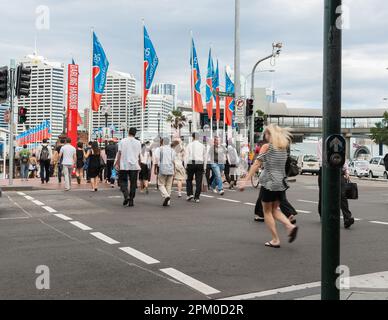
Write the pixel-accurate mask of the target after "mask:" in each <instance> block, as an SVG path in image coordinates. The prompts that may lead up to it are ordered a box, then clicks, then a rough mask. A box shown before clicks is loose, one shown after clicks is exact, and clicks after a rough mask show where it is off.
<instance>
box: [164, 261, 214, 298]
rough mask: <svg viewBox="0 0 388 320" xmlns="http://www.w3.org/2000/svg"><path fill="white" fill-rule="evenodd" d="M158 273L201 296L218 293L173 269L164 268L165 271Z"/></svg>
mask: <svg viewBox="0 0 388 320" xmlns="http://www.w3.org/2000/svg"><path fill="white" fill-rule="evenodd" d="M160 271H162V272H164V273H165V274H168V275H169V276H170V277H172V278H174V279H176V280H178V281H180V282H182V283H184V284H186V285H188V286H189V287H191V288H193V289H195V290H197V291H199V292H201V293H203V294H206V295H210V294H216V293H219V292H220V291H218V290H217V289H214V288H212V287H210V286H208V285H207V284H205V283H203V282H201V281H198V280H196V279H194V278H192V277H190V276H188V275H186V274H184V273H182V272H180V271H178V270H176V269H174V268H166V269H160Z"/></svg>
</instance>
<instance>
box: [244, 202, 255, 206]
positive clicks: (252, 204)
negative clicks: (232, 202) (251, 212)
mask: <svg viewBox="0 0 388 320" xmlns="http://www.w3.org/2000/svg"><path fill="white" fill-rule="evenodd" d="M244 204H246V205H248V206H253V207H254V206H256V204H255V203H252V202H244Z"/></svg>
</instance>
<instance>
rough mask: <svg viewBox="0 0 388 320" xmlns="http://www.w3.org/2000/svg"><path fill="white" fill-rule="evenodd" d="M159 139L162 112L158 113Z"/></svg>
mask: <svg viewBox="0 0 388 320" xmlns="http://www.w3.org/2000/svg"><path fill="white" fill-rule="evenodd" d="M158 137H159V138H160V112H158Z"/></svg>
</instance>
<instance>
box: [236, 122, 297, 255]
mask: <svg viewBox="0 0 388 320" xmlns="http://www.w3.org/2000/svg"><path fill="white" fill-rule="evenodd" d="M290 136H291V135H290V133H289V131H288V130H287V129H284V128H281V127H279V126H277V125H273V124H271V125H269V126H268V127H266V129H265V131H264V139H265V140H266V142H267V143H266V144H264V145H263V146H262V148H261V149H260V153H259V155H258V157H257V159H256V160H255V162H254V164H253V165H252V167H251V170H250V171H249V173H248V176H247V177H246V179H245V181H244V182H247V181H249V180H250V178H251V176H252V175H253V174H254V173H255V172H256V171H257V170H258V169H259V168H260V167H263V168H264V169H263V171H262V172H261V174H260V178H259V181H260V184H261V194H262V204H263V210H264V220H265V223H266V225H267V227H268V229H269V230H270V232H271V235H272V239H271V241H268V242H266V243H265V246H267V247H271V248H280V238H279V235H278V232H277V229H276V222H275V221H276V220H277V221H279V222H281V223H283V224H284V226H285V227H286V229H287V230H288V237H289V240H288V242H293V241H294V240H295V239H296V236H297V233H298V227H297V226H295V225H293V224H292V223H291V222H290V220H289V219H288V218H287V217H286V216H285V215H284V214H283V213H282V212H281V211H280V210H279V204H280V201H282V200H283V199H284V197H285V195H286V190H287V189H288V185H287V181H286V172H285V166H286V161H287V147H288V144H289V141H290ZM244 184H245V183H244ZM240 190H241V191H243V190H244V185H241V186H240Z"/></svg>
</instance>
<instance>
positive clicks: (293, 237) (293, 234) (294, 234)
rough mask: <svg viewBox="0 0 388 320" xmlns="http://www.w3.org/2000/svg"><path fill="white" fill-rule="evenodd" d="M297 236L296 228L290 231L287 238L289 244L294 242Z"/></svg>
mask: <svg viewBox="0 0 388 320" xmlns="http://www.w3.org/2000/svg"><path fill="white" fill-rule="evenodd" d="M297 234H298V227H295V228H294V229H292V231H291V232H290V234H289V236H288V237H289V239H288V242H289V243H291V242H294V241H295V239H296V236H297Z"/></svg>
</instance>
